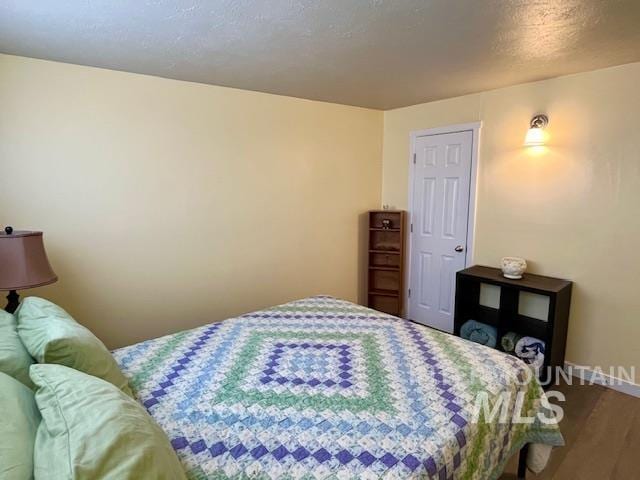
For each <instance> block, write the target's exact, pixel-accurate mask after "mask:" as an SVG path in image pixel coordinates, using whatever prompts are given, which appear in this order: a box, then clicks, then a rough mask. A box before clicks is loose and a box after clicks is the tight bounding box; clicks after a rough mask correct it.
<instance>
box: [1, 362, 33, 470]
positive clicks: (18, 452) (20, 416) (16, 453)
mask: <svg viewBox="0 0 640 480" xmlns="http://www.w3.org/2000/svg"><path fill="white" fill-rule="evenodd" d="M0 412H1V413H0V415H2V418H1V419H0V478H1V479H3V480H14V479H15V480H26V479H31V478H33V444H34V442H35V439H36V430H37V429H38V424H39V423H40V413H39V412H38V408H37V407H36V402H35V400H34V398H33V391H31V390H30V389H28V388H27V387H25V386H24V385H23V384H22V383H20V382H19V381H17V380H16V379H15V378H11V377H10V376H9V375H5V374H4V373H1V372H0Z"/></svg>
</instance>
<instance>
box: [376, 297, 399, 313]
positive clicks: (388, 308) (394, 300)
mask: <svg viewBox="0 0 640 480" xmlns="http://www.w3.org/2000/svg"><path fill="white" fill-rule="evenodd" d="M369 308H373V309H374V310H378V311H379V312H384V313H388V314H389V315H396V316H400V298H399V297H388V296H386V295H385V296H383V295H376V294H369Z"/></svg>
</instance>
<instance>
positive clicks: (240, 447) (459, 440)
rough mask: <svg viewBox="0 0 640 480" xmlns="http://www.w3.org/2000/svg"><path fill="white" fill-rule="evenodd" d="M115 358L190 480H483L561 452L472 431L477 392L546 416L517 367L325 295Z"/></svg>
mask: <svg viewBox="0 0 640 480" xmlns="http://www.w3.org/2000/svg"><path fill="white" fill-rule="evenodd" d="M114 356H115V358H116V360H117V361H118V363H119V364H120V366H121V368H122V370H123V372H124V373H125V375H127V376H128V377H129V378H130V383H131V386H132V387H133V389H134V391H135V393H136V396H137V398H138V400H139V401H140V402H141V403H142V404H143V405H144V406H145V407H146V409H147V410H148V411H149V413H150V414H151V415H152V416H153V417H154V418H155V420H156V421H157V422H158V424H159V425H160V426H161V427H162V428H163V429H164V430H165V431H166V432H167V435H168V436H169V438H170V440H171V443H172V445H173V447H174V449H175V450H176V452H177V454H178V456H179V458H180V460H181V461H182V463H183V465H184V467H185V470H186V472H187V474H188V476H189V477H190V478H192V479H225V478H233V479H244V478H256V479H265V480H266V479H338V480H347V479H365V480H366V479H374V478H382V477H384V478H390V479H391V478H434V479H451V478H456V479H457V478H460V479H487V478H496V477H497V476H498V475H499V474H500V472H501V469H502V467H503V465H504V463H505V462H506V460H507V459H508V458H509V456H510V455H511V454H513V453H514V452H515V451H516V450H517V449H518V448H520V447H521V446H522V444H523V443H525V442H531V441H535V442H539V443H548V444H550V445H558V444H561V442H562V437H561V436H560V433H559V430H558V428H557V426H556V425H543V424H541V423H540V422H535V423H533V424H523V423H512V422H499V421H498V418H497V417H496V418H495V419H493V420H491V421H490V420H486V419H484V420H485V421H480V422H474V421H473V411H474V405H475V402H476V398H477V395H478V393H480V392H486V394H487V395H488V396H489V398H497V397H498V396H499V395H500V394H502V393H505V392H507V393H509V394H512V395H511V398H512V400H513V404H512V405H509V406H508V408H509V409H510V411H513V410H514V408H516V404H517V401H516V398H517V396H516V394H517V393H518V392H520V391H522V392H524V397H523V398H524V399H525V400H524V402H521V403H523V406H522V416H525V415H534V414H535V413H537V412H538V411H539V410H540V409H541V408H542V406H541V400H542V398H543V396H544V393H543V392H542V389H541V388H540V386H539V385H538V383H537V382H536V381H531V382H528V383H525V384H523V385H522V384H520V383H522V382H517V381H515V379H516V378H522V375H523V373H524V369H526V368H527V367H526V366H525V365H524V364H523V363H521V362H520V361H519V360H516V359H515V358H513V357H509V356H506V355H504V354H501V353H499V352H497V351H495V350H492V349H489V348H486V347H483V346H480V345H476V344H472V343H470V342H467V341H464V340H461V339H459V338H456V337H453V336H451V335H447V334H444V333H440V332H437V331H434V330H432V329H429V328H426V327H422V326H420V325H416V324H414V323H412V322H409V321H406V320H401V319H398V318H395V317H392V316H389V315H385V314H383V313H380V312H376V311H373V310H370V309H368V308H364V307H361V306H358V305H354V304H352V303H350V302H346V301H342V300H337V299H334V298H331V297H326V296H318V297H312V298H308V299H304V300H299V301H295V302H291V303H288V304H285V305H281V306H278V307H274V308H270V309H267V310H264V311H260V312H256V313H250V314H247V315H243V316H241V317H238V318H233V319H230V320H227V321H224V322H222V323H214V324H210V325H206V326H204V327H201V328H197V329H194V330H190V331H185V332H181V333H177V334H175V335H170V336H166V337H162V338H159V339H155V340H150V341H147V342H143V343H140V344H137V345H133V346H130V347H126V348H122V349H120V350H117V351H115V352H114ZM481 420H483V419H482V417H481Z"/></svg>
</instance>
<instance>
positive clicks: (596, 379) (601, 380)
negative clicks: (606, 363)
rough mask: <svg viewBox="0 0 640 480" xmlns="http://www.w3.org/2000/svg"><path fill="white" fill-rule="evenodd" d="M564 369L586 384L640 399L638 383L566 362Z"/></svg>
mask: <svg viewBox="0 0 640 480" xmlns="http://www.w3.org/2000/svg"><path fill="white" fill-rule="evenodd" d="M564 368H565V371H566V372H567V373H568V374H570V375H573V376H574V377H576V378H580V379H581V380H583V381H584V382H585V383H588V384H594V385H602V386H603V387H607V388H611V389H612V390H616V391H618V392H622V393H626V394H627V395H633V396H634V397H639V398H640V385H638V384H637V383H633V382H630V381H628V380H623V379H621V378H617V377H614V376H611V375H607V374H606V373H603V372H602V371H595V370H594V369H591V368H589V367H586V366H584V365H578V364H576V363H572V362H564Z"/></svg>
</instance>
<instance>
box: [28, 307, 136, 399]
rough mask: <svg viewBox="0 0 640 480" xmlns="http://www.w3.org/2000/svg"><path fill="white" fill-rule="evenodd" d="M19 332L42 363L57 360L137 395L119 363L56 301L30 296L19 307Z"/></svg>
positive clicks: (31, 351)
mask: <svg viewBox="0 0 640 480" xmlns="http://www.w3.org/2000/svg"><path fill="white" fill-rule="evenodd" d="M16 314H17V316H18V334H19V335H20V338H21V339H22V342H23V343H24V345H25V347H27V350H28V351H29V353H30V354H31V356H32V357H33V358H35V359H36V361H37V362H38V363H55V364H58V365H64V366H66V367H69V368H73V369H75V370H78V371H80V372H84V373H87V374H89V375H93V376H94V377H98V378H102V379H103V380H106V381H107V382H110V383H112V384H113V385H115V386H116V387H118V388H119V389H120V390H122V391H123V392H124V393H126V394H127V395H129V396H130V397H133V393H132V392H131V389H130V388H129V382H128V381H127V379H126V378H125V376H124V375H123V374H122V372H121V371H120V369H119V368H118V364H117V363H116V361H115V360H114V358H113V357H112V356H111V354H110V353H109V350H107V347H105V346H104V344H103V343H102V342H101V341H100V340H98V338H97V337H96V336H95V335H94V334H93V333H91V332H90V331H89V330H88V329H87V328H85V327H83V326H82V325H80V324H79V323H78V322H76V321H75V320H74V319H73V318H72V317H71V315H69V314H68V313H67V312H65V311H64V310H63V309H62V308H60V307H58V306H57V305H54V304H53V303H51V302H49V301H47V300H44V299H42V298H37V297H29V298H27V299H26V300H25V301H24V302H23V303H22V304H21V305H20V307H19V308H18V311H17V313H16Z"/></svg>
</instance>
